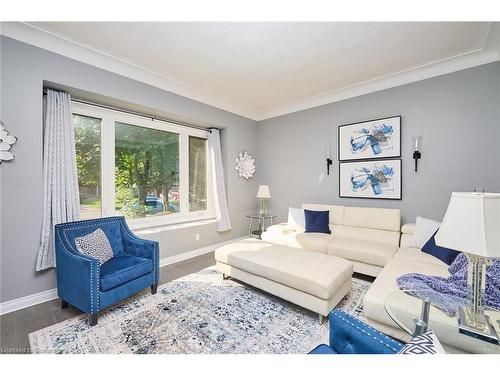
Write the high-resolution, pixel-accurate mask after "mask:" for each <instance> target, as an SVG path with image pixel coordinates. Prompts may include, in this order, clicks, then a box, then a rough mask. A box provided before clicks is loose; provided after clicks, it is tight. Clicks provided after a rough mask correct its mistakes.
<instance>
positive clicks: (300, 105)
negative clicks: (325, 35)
mask: <svg viewBox="0 0 500 375" xmlns="http://www.w3.org/2000/svg"><path fill="white" fill-rule="evenodd" d="M499 60H500V54H499V53H498V52H497V51H495V50H488V51H483V50H477V51H473V52H470V53H467V54H464V55H459V56H455V57H452V58H449V59H446V60H442V61H439V62H435V63H431V64H428V65H424V66H420V67H416V68H412V69H409V70H405V71H401V72H398V73H395V74H391V75H387V76H384V77H380V78H376V79H373V80H369V81H365V82H362V83H359V84H356V85H353V86H349V87H344V88H342V89H339V90H335V91H330V92H326V93H323V94H320V95H315V96H312V97H309V98H306V99H303V100H300V101H296V102H292V103H289V104H285V105H282V106H279V107H275V108H271V109H269V110H267V111H263V112H261V113H259V116H258V117H257V121H264V120H268V119H271V118H274V117H278V116H283V115H287V114H290V113H293V112H299V111H303V110H306V109H311V108H315V107H319V106H322V105H325V104H330V103H335V102H339V101H342V100H346V99H350V98H354V97H357V96H361V95H366V94H370V93H373V92H377V91H382V90H385V89H389V88H393V87H398V86H402V85H406V84H409V83H414V82H418V81H422V80H425V79H428V78H432V77H437V76H440V75H444V74H448V73H453V72H457V71H460V70H464V69H468V68H472V67H475V66H479V65H483V64H488V63H491V62H495V61H499Z"/></svg>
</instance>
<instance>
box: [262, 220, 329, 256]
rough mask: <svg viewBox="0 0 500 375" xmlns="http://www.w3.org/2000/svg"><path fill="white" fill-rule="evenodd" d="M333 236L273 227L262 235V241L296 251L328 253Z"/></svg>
mask: <svg viewBox="0 0 500 375" xmlns="http://www.w3.org/2000/svg"><path fill="white" fill-rule="evenodd" d="M331 238H332V236H331V235H329V234H326V233H302V232H297V231H295V230H291V229H289V228H288V227H287V226H286V225H283V224H278V225H273V226H271V227H269V228H268V229H267V231H265V232H264V233H262V240H264V241H267V242H272V243H275V244H278V245H282V246H288V247H293V248H296V249H302V250H310V251H315V252H319V253H323V254H327V253H328V243H329V242H330V240H331Z"/></svg>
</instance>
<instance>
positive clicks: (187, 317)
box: [29, 267, 371, 354]
mask: <svg viewBox="0 0 500 375" xmlns="http://www.w3.org/2000/svg"><path fill="white" fill-rule="evenodd" d="M370 284H371V283H370V282H368V281H363V280H359V279H353V289H352V291H351V292H350V293H349V294H348V295H346V296H345V297H344V299H343V300H342V301H341V302H340V303H339V305H338V307H340V308H342V309H344V310H346V311H347V312H349V313H352V314H354V315H357V316H360V317H361V318H362V314H363V308H362V300H363V296H364V295H365V293H366V291H367V290H368V288H369V287H370ZM29 341H30V347H31V350H32V352H33V353H75V354H78V353H80V354H87V353H158V354H174V353H205V354H215V353H269V354H280V353H283V354H285V353H307V352H308V351H310V350H312V349H313V348H314V347H316V346H317V345H318V344H320V343H327V342H328V323H327V322H325V323H323V324H319V323H318V316H317V314H314V313H312V312H310V311H307V310H305V309H303V308H301V307H299V306H296V305H294V304H292V303H289V302H286V301H284V300H282V299H280V298H278V297H274V296H272V295H270V294H267V293H264V292H262V291H260V290H257V289H254V288H252V287H250V286H248V285H243V284H241V283H239V282H236V281H233V280H222V277H221V274H220V273H218V272H217V271H216V270H215V269H214V267H209V268H206V269H204V270H202V271H200V272H197V273H194V274H191V275H188V276H185V277H183V278H180V279H177V280H174V281H171V282H169V283H167V284H164V285H162V286H160V288H159V289H158V293H157V294H156V295H151V294H143V295H140V296H137V297H135V298H134V297H133V298H130V299H128V300H125V301H124V302H123V303H121V304H119V305H117V306H115V307H112V308H110V309H108V310H106V311H105V312H103V313H101V314H100V316H99V322H98V324H97V325H96V326H94V327H89V326H88V324H87V318H86V316H85V315H81V316H78V317H75V318H71V319H68V320H65V321H63V322H61V323H58V324H55V325H52V326H49V327H46V328H44V329H41V330H39V331H36V332H32V333H30V334H29Z"/></svg>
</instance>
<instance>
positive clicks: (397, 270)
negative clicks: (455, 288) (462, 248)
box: [363, 224, 500, 353]
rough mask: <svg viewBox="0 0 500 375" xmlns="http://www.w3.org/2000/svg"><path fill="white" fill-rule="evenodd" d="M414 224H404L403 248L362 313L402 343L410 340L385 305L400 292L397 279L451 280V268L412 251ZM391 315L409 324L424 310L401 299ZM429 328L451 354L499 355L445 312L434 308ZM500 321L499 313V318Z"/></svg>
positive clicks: (382, 274)
mask: <svg viewBox="0 0 500 375" xmlns="http://www.w3.org/2000/svg"><path fill="white" fill-rule="evenodd" d="M414 230H415V224H405V225H403V227H402V228H401V232H402V236H401V247H400V249H399V250H398V251H397V252H396V254H394V256H393V257H392V258H391V259H390V260H389V262H387V264H386V265H385V267H384V269H383V270H382V271H381V272H380V273H379V274H378V276H377V278H376V279H375V281H374V282H373V284H372V286H371V287H370V289H369V290H368V292H367V293H366V295H365V297H364V300H363V310H364V312H365V316H366V318H367V321H368V323H369V324H371V325H372V326H373V327H375V328H377V329H379V330H380V331H382V332H384V333H386V334H388V335H390V336H392V337H395V338H398V339H400V340H403V341H408V340H410V335H408V334H407V333H406V332H404V331H403V330H402V329H400V328H399V327H398V326H397V324H396V323H394V321H393V320H392V319H391V317H390V316H389V315H388V313H387V312H386V310H385V301H386V298H387V295H388V294H389V293H392V292H395V291H398V290H399V288H398V286H397V284H396V279H397V277H399V276H401V275H404V274H408V273H423V274H426V275H436V276H444V277H447V276H449V273H448V265H447V264H445V263H444V262H442V261H440V260H439V259H437V258H436V257H434V256H432V255H429V254H426V253H424V252H422V251H421V249H419V248H415V247H410V241H411V238H412V236H413V232H414ZM392 301H393V303H392V305H391V309H392V311H394V312H396V313H397V316H398V317H399V318H400V319H401V320H403V321H405V322H409V321H411V319H412V318H414V317H416V315H415V312H419V311H420V309H421V302H420V300H418V299H416V298H413V297H411V296H405V295H401V298H400V299H393V300H392ZM429 314H430V315H429V316H430V317H431V319H430V327H429V329H432V330H433V331H434V332H436V335H437V336H438V337H439V340H440V342H441V343H442V344H443V346H444V347H445V349H446V351H447V352H448V353H463V352H466V353H467V352H471V353H488V352H490V353H500V347H498V346H494V345H491V344H486V343H484V342H483V341H480V340H477V339H474V338H472V337H469V336H466V335H462V334H459V333H458V325H457V318H456V317H449V316H448V315H446V314H445V313H444V312H443V311H441V310H439V309H437V308H435V307H433V306H431V308H430V312H429ZM496 316H497V317H498V319H500V313H499V314H496Z"/></svg>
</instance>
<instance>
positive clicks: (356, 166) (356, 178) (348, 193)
mask: <svg viewBox="0 0 500 375" xmlns="http://www.w3.org/2000/svg"><path fill="white" fill-rule="evenodd" d="M401 186H402V184H401V159H392V160H373V161H355V162H343V163H340V164H339V196H340V197H341V198H374V199H401V190H402V189H401Z"/></svg>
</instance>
